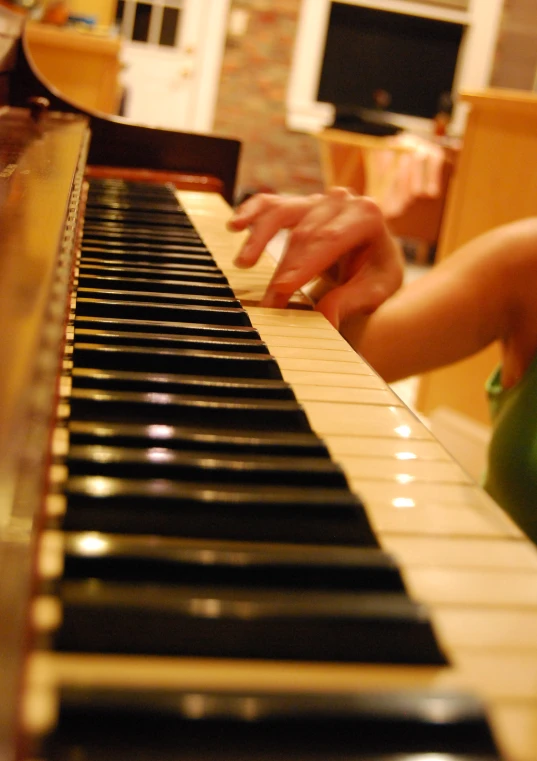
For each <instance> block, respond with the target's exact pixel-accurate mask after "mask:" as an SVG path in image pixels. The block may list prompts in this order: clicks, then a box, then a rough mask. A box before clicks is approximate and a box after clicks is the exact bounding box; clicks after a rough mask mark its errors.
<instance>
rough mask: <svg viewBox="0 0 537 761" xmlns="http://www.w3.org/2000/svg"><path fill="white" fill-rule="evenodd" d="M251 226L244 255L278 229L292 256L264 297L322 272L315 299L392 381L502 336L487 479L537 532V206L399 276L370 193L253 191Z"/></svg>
mask: <svg viewBox="0 0 537 761" xmlns="http://www.w3.org/2000/svg"><path fill="white" fill-rule="evenodd" d="M229 228H230V229H231V230H237V231H238V230H244V229H246V228H249V229H250V235H249V238H248V239H247V241H246V243H245V245H244V246H243V248H242V250H241V251H240V253H239V255H238V257H237V260H236V264H237V266H239V267H251V266H253V265H254V264H255V263H256V262H257V260H258V259H259V257H260V255H261V252H262V251H263V249H264V248H265V246H266V244H267V243H268V242H269V240H271V238H272V237H273V236H274V235H275V234H276V233H277V232H278V231H279V230H280V229H289V230H290V234H289V239H288V244H287V248H286V251H285V254H284V256H283V257H282V259H281V261H280V263H279V266H278V268H277V270H276V272H275V274H274V276H273V278H272V280H271V282H270V284H269V286H268V289H267V291H266V294H265V296H264V299H263V302H262V305H263V306H266V307H285V306H286V305H287V302H288V300H289V298H290V297H291V295H292V294H293V293H294V292H295V291H296V290H297V289H298V288H301V287H302V286H304V285H305V284H306V283H308V282H309V281H310V280H312V279H313V278H316V277H319V276H321V275H322V284H323V289H322V291H321V293H320V297H319V298H318V300H317V301H316V308H317V309H318V310H319V311H321V312H322V313H323V314H324V315H325V316H326V317H327V318H328V320H329V321H330V322H331V323H332V324H333V325H334V326H335V327H336V328H337V329H338V330H339V331H340V333H341V334H342V335H343V336H344V337H345V339H346V340H347V341H348V342H349V343H350V344H351V345H352V346H353V348H354V349H355V350H356V351H358V352H359V353H360V354H361V355H362V356H363V357H364V358H365V359H366V360H367V361H368V362H369V363H370V364H371V365H372V366H373V367H374V368H375V370H376V371H377V372H378V373H379V374H380V375H381V376H382V377H383V378H384V379H385V380H386V381H387V382H393V381H396V380H399V379H402V378H405V377H408V376H410V375H415V374H419V373H423V372H426V371H429V370H433V369H435V368H438V367H441V366H443V365H446V364H449V363H452V362H456V361H458V360H460V359H463V358H465V357H468V356H469V355H471V354H473V353H475V352H477V351H479V350H480V349H483V348H484V347H485V346H487V345H488V344H490V343H492V342H493V341H496V340H497V341H499V343H500V346H501V354H502V357H501V366H500V367H499V368H498V369H497V370H496V371H495V372H494V373H493V375H492V376H491V378H490V379H489V381H488V383H487V393H488V395H489V399H490V405H491V412H492V417H493V421H494V431H493V436H492V439H491V443H490V447H489V458H488V468H487V474H486V478H485V481H484V487H485V489H486V490H487V491H488V492H489V493H490V494H491V496H492V497H493V498H494V499H495V500H496V502H498V504H499V505H501V506H502V507H503V508H504V509H505V510H506V511H507V512H509V513H510V515H511V516H512V517H513V519H514V520H515V521H516V522H517V523H518V525H519V526H520V527H521V528H522V529H523V530H524V531H525V532H526V534H527V535H528V536H529V537H530V539H531V540H532V541H533V542H535V543H537V297H536V294H537V217H534V218H528V219H522V220H520V221H517V222H514V223H511V224H507V225H504V226H502V227H498V228H496V229H494V230H492V231H490V232H487V233H485V234H484V235H481V236H479V237H478V238H475V239H474V240H472V241H471V242H469V243H467V244H466V245H464V246H462V247H461V248H460V249H459V250H457V251H456V252H455V253H454V254H453V255H452V256H450V257H448V258H447V259H445V260H444V261H442V262H441V263H440V264H438V265H437V266H435V267H433V268H432V269H431V270H430V271H429V272H428V273H427V274H425V275H424V276H422V277H420V278H419V279H417V280H415V281H414V282H412V283H410V284H409V285H405V286H404V287H401V286H402V283H403V270H404V259H403V255H402V252H401V249H400V247H399V245H398V243H397V241H396V240H395V239H394V238H393V237H392V236H391V235H390V233H389V230H388V228H387V225H386V223H385V221H384V218H383V215H382V213H381V211H380V209H379V208H378V206H377V205H376V204H375V203H374V201H373V200H372V199H370V198H366V197H363V196H356V195H354V194H353V193H351V192H350V191H348V190H346V189H344V188H333V189H331V190H330V191H328V192H327V193H325V194H316V195H311V196H296V197H294V196H292V197H280V196H277V195H270V194H259V195H255V196H253V197H251V198H249V199H248V200H247V201H246V202H245V203H244V204H242V205H241V206H240V207H239V208H238V209H237V210H236V211H235V213H234V215H233V216H232V218H231V220H230V221H229Z"/></svg>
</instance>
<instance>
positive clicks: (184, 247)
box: [82, 230, 214, 261]
mask: <svg viewBox="0 0 537 761" xmlns="http://www.w3.org/2000/svg"><path fill="white" fill-rule="evenodd" d="M103 250H104V251H106V252H107V253H110V254H112V253H114V252H118V253H121V254H123V252H125V251H129V252H131V253H132V254H133V255H134V254H135V253H136V252H138V253H139V254H143V255H145V254H149V255H151V254H156V255H159V256H161V255H166V256H168V255H170V256H173V255H177V256H185V257H186V256H188V257H192V258H193V259H194V260H195V261H214V260H213V259H212V256H211V255H210V253H209V252H208V250H207V247H206V246H205V245H204V244H203V243H202V242H201V241H196V240H188V241H183V242H179V243H177V242H176V243H173V242H171V241H170V242H168V243H167V242H166V241H158V242H157V241H154V240H144V241H143V242H142V241H137V240H132V241H129V242H128V243H126V242H124V241H121V240H110V239H108V238H106V237H104V238H103V236H99V237H93V236H92V235H91V234H90V233H89V232H88V231H87V230H86V231H85V233H84V236H83V239H82V251H83V252H84V251H91V252H94V251H97V252H101V251H103Z"/></svg>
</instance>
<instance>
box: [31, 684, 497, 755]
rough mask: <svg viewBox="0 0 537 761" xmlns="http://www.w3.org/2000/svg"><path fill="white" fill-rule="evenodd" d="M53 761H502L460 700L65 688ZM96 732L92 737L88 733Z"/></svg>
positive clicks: (50, 747)
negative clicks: (76, 760)
mask: <svg viewBox="0 0 537 761" xmlns="http://www.w3.org/2000/svg"><path fill="white" fill-rule="evenodd" d="M59 702H60V711H59V724H58V728H57V730H56V732H55V733H54V734H53V735H51V736H50V737H49V738H48V739H47V741H46V743H45V747H46V750H47V753H46V755H47V757H49V758H50V759H51V761H75V759H78V758H83V759H86V758H88V759H92V760H94V761H109V759H111V758H113V759H114V761H133V759H136V761H155V759H158V760H159V761H176V760H177V758H178V755H177V753H178V746H180V759H181V761H253V760H254V759H255V761H276V759H278V760H281V761H500V753H499V751H498V750H497V748H496V745H495V742H494V738H493V737H492V735H491V732H490V729H489V727H488V724H487V719H486V715H485V712H484V709H483V706H482V705H481V703H479V702H478V701H477V700H476V699H475V698H473V697H471V696H470V695H468V694H465V693H460V692H433V691H430V692H427V691H419V690H415V691H411V690H401V691H399V692H387V691H378V692H369V693H367V692H362V693H356V694H350V695H346V694H339V693H337V694H331V695H323V694H307V695H305V694H296V695H285V694H270V693H264V694H263V693H248V692H242V693H233V692H227V693H226V692H203V691H196V692H186V691H184V692H181V691H176V690H173V689H169V690H165V689H160V690H158V689H153V690H151V689H148V688H145V689H137V690H129V689H123V690H121V689H111V690H103V689H100V688H99V687H85V688H84V687H74V686H73V687H68V688H65V687H64V688H63V689H62V690H61V695H60V701H59ZM95 727H99V730H100V731H99V732H96V731H95Z"/></svg>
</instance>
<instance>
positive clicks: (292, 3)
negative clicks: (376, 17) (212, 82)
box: [214, 0, 322, 193]
mask: <svg viewBox="0 0 537 761" xmlns="http://www.w3.org/2000/svg"><path fill="white" fill-rule="evenodd" d="M299 8H300V0H233V1H232V3H231V11H233V10H235V9H240V10H246V11H247V12H248V26H247V30H246V33H245V34H244V35H242V36H240V37H236V38H235V37H232V36H231V35H230V36H228V41H227V45H226V50H225V53H224V60H223V66H222V77H221V81H220V90H219V97H218V103H217V108H216V117H215V124H214V131H215V132H216V133H218V134H221V135H229V136H233V137H238V138H240V139H241V140H242V141H243V145H244V147H243V155H242V160H241V170H240V174H239V180H238V189H239V191H248V190H250V189H257V188H270V189H273V190H276V191H278V192H285V193H293V192H306V193H307V192H316V191H318V190H320V189H321V187H322V184H321V170H320V164H319V158H318V150H317V145H316V141H315V139H314V138H312V137H311V136H309V135H303V134H300V133H297V132H290V131H289V130H287V128H286V126H285V92H286V86H287V78H288V75H289V71H290V66H291V55H292V51H293V43H294V38H295V32H296V28H297V20H298V12H299Z"/></svg>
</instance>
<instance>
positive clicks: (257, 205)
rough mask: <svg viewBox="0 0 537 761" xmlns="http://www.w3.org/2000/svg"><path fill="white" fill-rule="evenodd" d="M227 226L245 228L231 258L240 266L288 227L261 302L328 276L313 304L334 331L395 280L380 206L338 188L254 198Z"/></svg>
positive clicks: (396, 260) (282, 300)
mask: <svg viewBox="0 0 537 761" xmlns="http://www.w3.org/2000/svg"><path fill="white" fill-rule="evenodd" d="M228 227H229V229H231V230H244V229H246V228H247V227H249V228H250V237H249V238H248V240H247V242H246V244H245V245H244V247H243V249H242V251H241V252H240V253H239V255H238V257H237V259H236V261H235V263H236V264H237V266H239V267H251V266H253V265H254V264H255V263H256V262H257V260H258V259H259V257H260V256H261V253H262V252H263V250H264V248H265V246H266V245H267V243H268V242H269V241H270V240H271V238H272V237H273V236H274V235H275V234H276V233H277V232H278V230H281V229H286V228H289V229H290V230H291V233H290V235H289V240H288V245H287V249H286V251H285V253H284V255H283V257H282V259H281V261H280V263H279V265H278V267H277V269H276V272H275V273H274V276H273V277H272V280H271V282H270V283H269V286H268V288H267V292H266V294H265V296H264V298H263V301H262V302H261V305H262V306H267V307H285V306H287V303H288V301H289V299H290V298H291V296H292V294H293V293H294V292H295V291H296V290H297V289H299V288H301V287H302V286H304V285H305V284H306V283H308V282H309V281H310V280H312V278H314V277H316V276H319V275H321V274H323V273H324V274H325V277H326V274H328V282H329V284H330V290H329V292H328V293H326V294H325V295H324V296H323V297H322V298H321V299H320V301H319V302H318V303H317V307H316V308H317V309H318V310H319V311H321V312H323V314H324V315H325V316H326V317H327V318H328V319H329V320H330V322H331V323H332V324H333V325H334V326H335V327H336V328H339V326H340V324H341V323H342V322H343V321H344V320H345V321H346V320H348V319H349V317H353V316H356V315H366V314H370V313H371V312H374V311H375V309H377V307H379V306H380V305H381V304H382V303H383V302H384V301H385V300H386V299H387V298H389V297H390V296H391V295H392V294H393V293H394V292H395V291H396V290H397V289H398V288H399V287H400V285H401V283H402V279H403V256H402V253H401V250H400V247H399V246H398V244H397V243H396V241H395V240H394V239H393V238H392V236H391V235H390V233H389V231H388V228H387V226H386V223H385V221H384V218H383V216H382V213H381V211H380V209H379V208H378V206H377V205H376V204H375V203H374V202H373V201H372V200H371V199H370V198H365V197H363V196H356V195H354V194H353V193H351V192H350V191H348V190H346V189H344V188H333V189H331V190H330V191H329V192H327V193H326V194H318V195H312V196H304V197H300V196H293V197H280V196H277V195H268V194H261V195H257V196H253V197H252V198H250V199H248V200H247V201H246V202H245V203H244V204H242V205H241V206H240V207H239V209H238V210H237V211H236V212H235V214H234V216H233V217H232V218H231V220H230V221H229V223H228Z"/></svg>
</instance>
